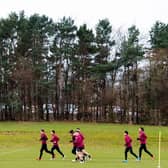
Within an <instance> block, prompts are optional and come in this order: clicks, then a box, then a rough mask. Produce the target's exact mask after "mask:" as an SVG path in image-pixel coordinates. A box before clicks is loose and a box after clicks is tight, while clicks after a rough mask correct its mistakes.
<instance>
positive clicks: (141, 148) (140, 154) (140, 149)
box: [139, 144, 144, 160]
mask: <svg viewBox="0 0 168 168" xmlns="http://www.w3.org/2000/svg"><path fill="white" fill-rule="evenodd" d="M143 149H144V146H143V144H141V145H140V147H139V160H141V157H142V150H143Z"/></svg>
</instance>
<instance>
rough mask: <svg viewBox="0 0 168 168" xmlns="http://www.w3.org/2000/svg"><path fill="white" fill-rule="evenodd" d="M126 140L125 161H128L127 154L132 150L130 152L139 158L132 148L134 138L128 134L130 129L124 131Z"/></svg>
mask: <svg viewBox="0 0 168 168" xmlns="http://www.w3.org/2000/svg"><path fill="white" fill-rule="evenodd" d="M124 141H125V160H123V162H124V163H127V162H128V160H127V154H128V152H129V151H130V153H131V154H132V155H133V156H134V157H135V158H136V159H138V156H137V155H136V154H135V153H134V152H133V149H132V144H131V143H132V139H131V137H130V136H129V135H128V131H124Z"/></svg>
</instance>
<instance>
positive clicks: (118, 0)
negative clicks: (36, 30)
mask: <svg viewBox="0 0 168 168" xmlns="http://www.w3.org/2000/svg"><path fill="white" fill-rule="evenodd" d="M22 10H24V11H25V15H26V16H30V15H32V14H34V13H38V14H40V15H42V14H45V15H47V16H48V17H51V18H52V19H53V20H54V21H58V20H59V19H61V18H62V17H63V16H66V17H69V16H70V17H71V18H73V19H74V20H75V24H76V25H82V24H83V23H86V24H87V25H88V26H89V27H90V28H94V27H95V25H96V24H97V23H98V21H99V20H101V19H104V18H108V19H109V21H110V23H111V25H112V26H113V28H115V29H117V28H119V27H120V28H122V27H123V28H128V27H130V26H132V25H133V24H134V25H136V26H137V27H138V28H139V29H140V31H142V32H148V31H149V30H150V29H151V27H152V26H153V24H154V23H155V22H156V21H157V20H159V21H162V22H164V23H168V0H0V18H6V17H8V15H9V14H10V13H11V12H17V13H19V11H22Z"/></svg>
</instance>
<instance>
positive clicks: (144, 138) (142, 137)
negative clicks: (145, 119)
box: [137, 127, 154, 160]
mask: <svg viewBox="0 0 168 168" xmlns="http://www.w3.org/2000/svg"><path fill="white" fill-rule="evenodd" d="M137 140H139V141H140V147H139V160H141V156H142V150H144V151H145V152H146V153H147V154H148V155H150V156H151V157H152V159H154V156H153V154H151V153H150V152H149V151H148V150H147V147H146V141H147V136H146V134H145V132H144V128H142V127H141V128H139V137H138V138H137Z"/></svg>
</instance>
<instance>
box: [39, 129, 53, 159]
mask: <svg viewBox="0 0 168 168" xmlns="http://www.w3.org/2000/svg"><path fill="white" fill-rule="evenodd" d="M47 140H48V137H47V135H46V134H45V131H44V129H41V131H40V141H41V149H40V156H39V158H38V159H37V160H41V158H42V155H43V151H45V152H46V153H49V154H51V155H52V153H51V151H49V150H48V149H47Z"/></svg>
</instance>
